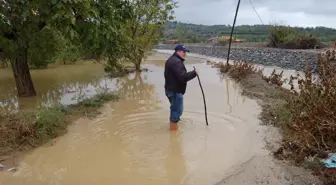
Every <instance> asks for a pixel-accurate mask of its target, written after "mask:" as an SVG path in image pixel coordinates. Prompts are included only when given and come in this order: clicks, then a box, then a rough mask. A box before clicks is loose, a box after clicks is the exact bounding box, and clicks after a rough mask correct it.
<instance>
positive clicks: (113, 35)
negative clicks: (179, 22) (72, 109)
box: [0, 0, 176, 97]
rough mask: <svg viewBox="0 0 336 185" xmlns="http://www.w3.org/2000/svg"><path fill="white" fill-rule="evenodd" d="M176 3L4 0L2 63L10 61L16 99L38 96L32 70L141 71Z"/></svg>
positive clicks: (150, 0)
mask: <svg viewBox="0 0 336 185" xmlns="http://www.w3.org/2000/svg"><path fill="white" fill-rule="evenodd" d="M175 7H176V2H175V1H174V0H137V1H128V0H49V1H41V0H1V1H0V32H1V34H0V57H1V58H0V63H6V62H8V63H9V65H10V67H11V68H12V71H13V75H14V78H15V83H16V89H17V93H18V96H20V97H28V96H35V95H36V91H35V88H34V84H33V81H32V78H31V75H30V69H31V68H32V67H35V68H43V67H48V64H50V63H54V62H55V61H64V62H67V61H76V60H80V59H95V60H103V61H105V63H106V65H105V70H106V71H107V72H109V73H110V74H111V75H118V74H119V73H120V71H121V68H122V63H123V62H131V63H133V64H134V66H135V67H136V69H137V70H140V64H141V61H142V59H144V58H145V57H146V56H147V55H148V54H149V52H150V51H151V48H152V47H153V46H154V45H155V44H156V43H157V42H158V40H159V39H160V36H161V34H163V31H164V26H165V25H166V22H167V21H169V20H173V19H174V17H173V10H174V8H175Z"/></svg>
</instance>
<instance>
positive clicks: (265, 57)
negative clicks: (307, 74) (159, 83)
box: [155, 44, 318, 71]
mask: <svg viewBox="0 0 336 185" xmlns="http://www.w3.org/2000/svg"><path fill="white" fill-rule="evenodd" d="M174 47H175V45H165V44H163V45H157V46H156V47H155V49H163V50H173V49H174ZM186 47H188V48H189V49H190V52H191V53H196V54H200V55H206V56H210V57H217V58H227V53H228V48H226V47H220V46H217V47H214V46H206V45H202V46H197V45H189V46H188V45H187V44H186ZM230 53H231V54H230V59H232V60H244V61H248V62H252V63H255V64H260V65H265V66H276V67H280V68H284V69H294V70H297V71H304V69H305V66H306V62H307V61H309V62H310V64H311V66H312V69H313V71H315V69H316V63H317V53H318V52H315V51H311V50H310V51H303V50H286V49H275V48H252V47H242V48H237V47H236V48H231V52H230Z"/></svg>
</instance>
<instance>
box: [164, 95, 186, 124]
mask: <svg viewBox="0 0 336 185" xmlns="http://www.w3.org/2000/svg"><path fill="white" fill-rule="evenodd" d="M166 96H167V97H168V100H169V102H170V118H169V119H170V121H172V122H174V123H177V122H179V121H180V117H181V115H182V113H183V94H182V93H174V92H171V91H168V90H166Z"/></svg>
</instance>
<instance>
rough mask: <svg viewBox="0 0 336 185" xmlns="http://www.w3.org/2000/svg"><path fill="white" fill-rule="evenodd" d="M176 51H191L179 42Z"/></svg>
mask: <svg viewBox="0 0 336 185" xmlns="http://www.w3.org/2000/svg"><path fill="white" fill-rule="evenodd" d="M175 51H184V52H190V50H189V49H187V48H185V46H184V45H183V44H179V45H177V46H176V47H175Z"/></svg>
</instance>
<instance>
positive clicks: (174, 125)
mask: <svg viewBox="0 0 336 185" xmlns="http://www.w3.org/2000/svg"><path fill="white" fill-rule="evenodd" d="M170 130H178V126H177V123H174V122H172V121H171V122H170Z"/></svg>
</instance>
